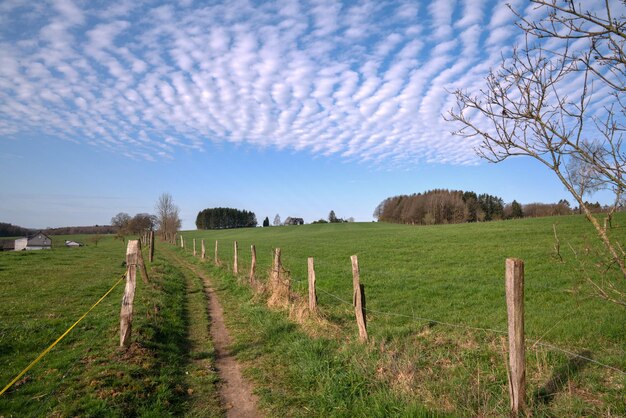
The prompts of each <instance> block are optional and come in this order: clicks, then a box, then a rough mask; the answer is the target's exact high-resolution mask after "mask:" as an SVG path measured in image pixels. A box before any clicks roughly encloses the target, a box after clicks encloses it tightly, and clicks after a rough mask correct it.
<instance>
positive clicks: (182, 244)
mask: <svg viewBox="0 0 626 418" xmlns="http://www.w3.org/2000/svg"><path fill="white" fill-rule="evenodd" d="M180 248H185V241H184V240H183V236H182V235H181V236H180Z"/></svg>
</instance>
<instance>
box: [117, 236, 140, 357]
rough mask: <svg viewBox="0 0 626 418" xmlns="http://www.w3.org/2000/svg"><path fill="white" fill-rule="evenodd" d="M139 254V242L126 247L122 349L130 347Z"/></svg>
mask: <svg viewBox="0 0 626 418" xmlns="http://www.w3.org/2000/svg"><path fill="white" fill-rule="evenodd" d="M139 254H141V252H140V251H139V241H137V240H130V241H128V246H127V247H126V287H125V288H124V296H123V297H122V308H121V310H120V347H128V346H129V345H130V337H131V331H132V323H133V301H134V300H135V285H136V283H137V264H138V263H139Z"/></svg>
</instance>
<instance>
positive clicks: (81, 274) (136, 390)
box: [0, 236, 220, 417]
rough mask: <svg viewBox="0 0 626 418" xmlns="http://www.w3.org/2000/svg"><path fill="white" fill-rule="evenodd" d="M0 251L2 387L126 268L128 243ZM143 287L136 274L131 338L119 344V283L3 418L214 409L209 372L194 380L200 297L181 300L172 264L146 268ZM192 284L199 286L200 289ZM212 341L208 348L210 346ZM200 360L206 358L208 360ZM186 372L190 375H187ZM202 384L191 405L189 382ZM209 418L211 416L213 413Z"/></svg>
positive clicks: (8, 400)
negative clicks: (198, 397) (124, 347)
mask: <svg viewBox="0 0 626 418" xmlns="http://www.w3.org/2000/svg"><path fill="white" fill-rule="evenodd" d="M66 238H67V237H62V236H60V237H53V249H52V250H42V251H24V252H8V253H0V288H1V289H2V292H1V293H0V385H1V386H2V387H4V386H5V384H7V383H8V382H9V381H10V380H11V379H12V378H13V377H14V376H16V375H17V374H18V373H19V372H20V371H21V370H22V369H24V368H25V367H26V366H27V365H28V364H29V363H30V362H31V361H32V360H34V359H35V358H36V357H37V356H38V355H39V353H40V352H42V351H43V350H44V349H45V348H46V347H48V346H49V345H50V344H51V343H52V342H54V341H55V340H56V338H57V337H59V336H60V335H61V334H63V332H64V331H65V330H66V329H67V328H68V327H69V326H71V325H72V324H73V323H74V322H75V321H76V320H77V319H78V318H80V317H81V315H82V314H83V313H84V312H85V311H87V310H88V309H89V308H90V307H91V306H92V305H93V304H94V303H95V302H96V301H97V300H98V299H99V298H100V297H101V296H102V295H103V294H104V293H105V292H106V291H107V290H108V289H109V288H110V287H111V286H112V285H113V284H114V283H115V282H116V281H117V280H118V279H119V278H120V277H121V275H122V274H123V273H124V272H125V271H126V267H124V266H123V264H122V263H123V262H124V260H125V254H126V245H125V244H124V243H122V242H121V241H119V240H118V241H115V240H114V239H113V237H105V238H103V239H102V240H101V241H100V242H99V243H98V245H97V246H96V245H95V244H94V243H93V241H91V238H90V237H88V236H73V237H72V239H76V240H79V241H81V242H85V243H87V244H88V246H86V247H81V248H66V247H64V246H63V242H64V239H66ZM149 272H150V278H151V281H150V283H149V284H148V285H146V284H144V283H142V282H141V280H140V279H138V284H137V292H136V297H135V307H134V322H133V330H134V332H133V338H132V341H133V343H132V345H131V347H130V349H129V350H127V351H122V350H120V349H119V348H118V346H119V318H120V317H119V315H120V314H119V313H120V302H121V298H122V293H123V291H124V283H123V282H122V283H121V284H120V285H118V286H117V287H116V288H115V289H114V291H113V292H112V293H111V294H110V295H109V296H108V297H107V298H106V299H104V300H103V302H102V303H101V304H100V305H98V306H97V307H96V308H95V309H94V310H93V311H92V312H91V313H90V314H89V315H88V316H87V317H86V318H85V319H84V320H83V321H82V322H81V323H80V324H79V325H78V326H77V327H76V328H75V329H74V330H73V331H72V332H71V333H69V334H68V336H67V337H65V339H63V340H62V341H61V342H60V343H58V345H57V346H56V347H55V348H53V349H52V350H51V351H50V352H49V353H48V354H47V355H46V356H45V357H44V358H43V359H42V360H41V361H40V362H39V363H38V364H37V365H35V366H34V367H33V369H32V370H31V371H29V372H28V373H27V374H26V375H25V377H23V378H22V379H20V381H18V382H17V383H16V384H15V385H14V386H13V387H12V388H11V389H9V390H8V391H7V392H6V393H5V394H4V395H2V396H1V397H0V416H6V417H9V416H106V417H111V416H119V417H127V416H165V415H183V414H187V413H188V412H190V411H194V410H195V408H196V407H199V408H202V410H204V411H207V410H209V411H212V415H216V414H219V413H220V408H219V404H218V403H217V401H216V400H215V396H216V393H217V392H216V389H215V387H214V384H215V377H214V376H211V375H210V376H198V373H196V371H197V367H198V366H197V364H196V362H194V361H193V359H192V358H190V355H191V354H193V353H194V352H198V349H196V348H193V349H191V346H192V345H193V342H194V336H195V335H197V334H198V333H202V330H198V329H197V326H200V327H201V326H203V325H204V327H205V328H206V327H207V326H208V323H207V320H206V319H204V323H203V322H202V319H201V318H200V319H197V318H196V319H195V320H194V324H195V327H192V326H191V325H190V321H191V315H190V313H189V309H197V308H198V304H200V305H202V303H203V302H202V301H198V300H196V299H195V298H192V299H189V298H187V297H186V293H189V292H186V286H187V287H191V288H192V289H193V288H194V286H196V287H197V286H198V285H199V284H197V283H194V281H189V280H186V278H185V275H184V274H183V272H181V271H180V269H178V268H177V267H176V266H173V265H170V264H168V263H166V262H164V261H162V260H161V261H157V262H155V263H154V264H152V265H150V266H149ZM196 290H197V289H196ZM210 349H211V347H210V346H208V347H206V348H205V350H210ZM206 361H208V362H210V361H212V360H211V359H210V358H209V359H207V360H206ZM186 372H187V373H186ZM198 382H202V383H203V386H204V390H203V392H202V393H203V394H204V395H206V398H205V401H203V402H201V404H202V405H199V404H200V403H198V402H196V401H195V399H194V397H193V396H190V393H189V391H188V390H187V389H188V388H189V387H195V385H197V384H198ZM209 415H211V414H209Z"/></svg>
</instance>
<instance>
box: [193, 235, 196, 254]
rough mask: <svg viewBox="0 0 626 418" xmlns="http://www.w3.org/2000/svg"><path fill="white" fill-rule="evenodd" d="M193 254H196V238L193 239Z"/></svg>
mask: <svg viewBox="0 0 626 418" xmlns="http://www.w3.org/2000/svg"><path fill="white" fill-rule="evenodd" d="M193 256H194V257H195V256H196V239H195V238H194V239H193Z"/></svg>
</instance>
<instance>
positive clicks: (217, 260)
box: [215, 240, 220, 265]
mask: <svg viewBox="0 0 626 418" xmlns="http://www.w3.org/2000/svg"><path fill="white" fill-rule="evenodd" d="M215 264H216V265H219V264H220V259H219V258H218V257H217V240H215Z"/></svg>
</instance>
